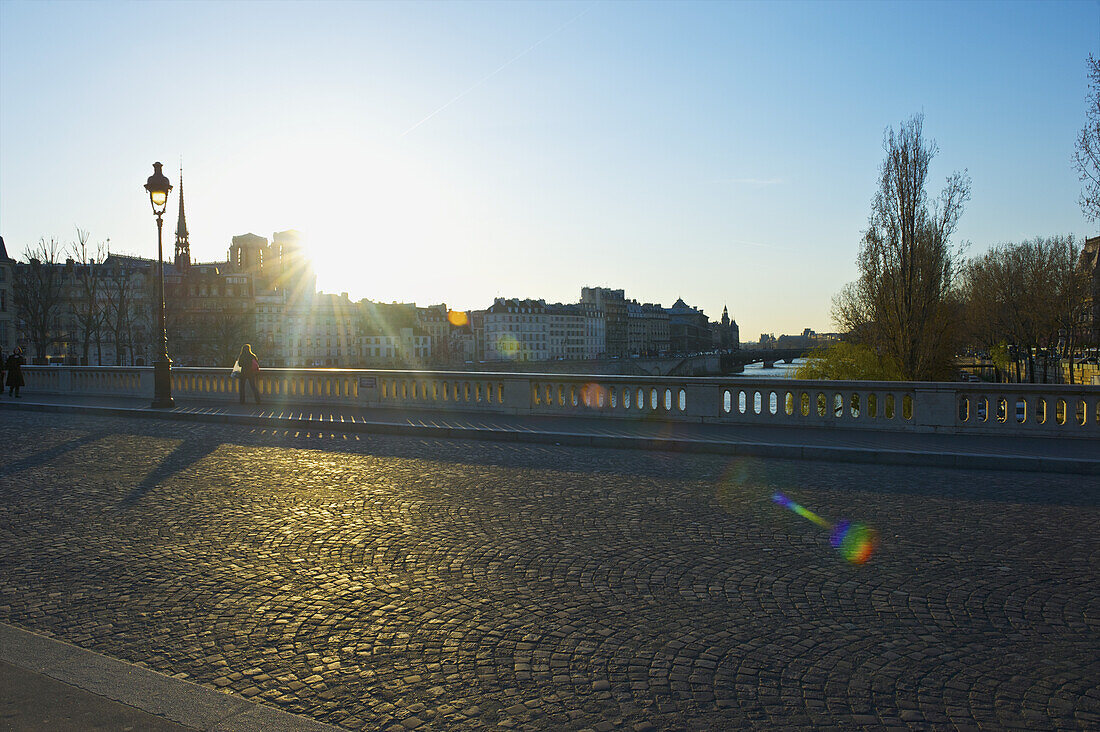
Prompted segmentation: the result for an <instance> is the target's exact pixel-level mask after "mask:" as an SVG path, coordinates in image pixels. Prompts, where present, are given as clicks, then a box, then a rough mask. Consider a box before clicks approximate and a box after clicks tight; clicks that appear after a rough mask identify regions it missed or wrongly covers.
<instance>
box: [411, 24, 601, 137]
mask: <svg viewBox="0 0 1100 732" xmlns="http://www.w3.org/2000/svg"><path fill="white" fill-rule="evenodd" d="M593 4H594V3H593ZM593 4H590V5H588V6H586V7H585V8H584V9H583V10H581V11H580V12H579V13H577V14H576V15H574V16H573V17H572V18H570V19H569V20H567V21H565V22H564V23H562V24H561V25H560V26H558V27H557V28H555V29H554V30H552V31H550V32H549V33H547V34H546V35H545V36H543V37H542V38H540V39H539V40H538V41H536V42H535V43H534V44H532V45H531V46H530V47H529V48H527V49H525V50H523V51H520V52H519V53H517V54H516V55H515V56H513V57H512V58H510V59H508V60H507V61H505V62H504V63H503V64H501V65H500V66H499V67H497V68H496V69H495V70H494V71H491V72H490V73H488V74H486V75H485V76H483V77H482V78H481V79H480V80H479V81H477V82H476V83H475V84H473V85H472V86H471V87H469V88H468V89H466V91H464V92H462V93H461V94H459V95H458V96H456V97H455V98H454V99H452V100H451V101H449V102H447V103H446V104H444V105H443V106H442V107H440V108H439V109H437V110H435V111H434V112H432V113H431V114H429V115H428V116H427V117H425V118H424V119H422V120H420V121H419V122H417V123H416V124H415V125H413V126H412V127H410V128H409V129H407V130H405V131H404V132H402V133H401V137H404V136H405V135H407V134H409V133H410V132H412V131H413V130H415V129H416V128H417V127H419V126H420V125H422V124H424V123H425V122H427V121H428V120H430V119H431V118H432V117H434V116H436V115H437V114H439V113H440V112H442V111H443V110H444V109H446V108H447V107H449V106H451V105H452V104H454V103H455V102H457V101H458V100H459V99H462V97H464V96H466V95H467V94H469V93H470V92H472V91H473V90H474V89H477V88H478V87H479V86H481V85H482V84H484V83H485V82H487V81H488V80H489V79H492V78H493V77H494V76H496V75H497V74H499V73H500V72H501V71H504V70H505V69H506V68H508V67H509V66H511V65H512V64H514V63H515V62H516V61H519V60H520V59H521V58H523V57H524V56H526V55H527V54H529V53H531V51H534V50H535V49H536V48H538V47H539V46H541V45H542V44H543V43H545V42H546V41H548V40H550V39H551V38H553V37H554V36H556V35H557V34H558V33H561V32H562V31H563V30H565V29H566V28H568V27H569V26H570V25H572V24H573V23H575V22H576V21H578V20H580V18H581V16H582V15H584V14H585V13H587V12H588V11H589V10H591V9H592V5H593Z"/></svg>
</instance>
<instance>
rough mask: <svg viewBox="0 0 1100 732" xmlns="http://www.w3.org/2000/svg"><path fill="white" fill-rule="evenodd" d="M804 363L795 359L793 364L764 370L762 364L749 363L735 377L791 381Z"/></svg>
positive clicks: (803, 360) (781, 364) (804, 361)
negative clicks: (743, 370)
mask: <svg viewBox="0 0 1100 732" xmlns="http://www.w3.org/2000/svg"><path fill="white" fill-rule="evenodd" d="M804 363H806V359H804V358H796V359H795V360H794V363H777V364H776V365H775V366H773V367H772V368H770V369H766V368H764V364H762V363H750V364H749V365H748V366H746V367H745V372H744V373H742V374H735V375H736V376H745V377H748V378H751V379H793V378H794V372H795V371H797V370H798V367H799V366H801V365H802V364H804Z"/></svg>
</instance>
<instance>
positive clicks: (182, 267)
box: [175, 165, 191, 272]
mask: <svg viewBox="0 0 1100 732" xmlns="http://www.w3.org/2000/svg"><path fill="white" fill-rule="evenodd" d="M175 261H176V269H177V270H179V271H180V272H186V271H187V269H188V267H190V266H191V240H190V237H189V236H188V234H187V218H186V217H185V216H184V215H183V166H182V165H181V166H180V218H179V222H177V223H176V260H175Z"/></svg>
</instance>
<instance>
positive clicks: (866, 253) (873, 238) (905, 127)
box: [833, 115, 970, 381]
mask: <svg viewBox="0 0 1100 732" xmlns="http://www.w3.org/2000/svg"><path fill="white" fill-rule="evenodd" d="M923 123H924V118H923V115H916V116H914V117H913V118H911V119H910V120H908V121H906V122H904V123H902V125H901V128H900V129H899V130H898V131H897V132H896V133H895V132H894V130H893V129H892V128H891V129H888V130H887V131H886V134H885V135H884V139H883V149H884V150H885V152H886V159H885V160H884V161H883V163H882V167H881V169H880V177H879V190H878V191H877V192H876V194H875V197H874V200H873V201H872V204H871V216H870V219H869V222H868V227H867V230H866V231H865V232H864V235H863V243H862V245H861V247H860V252H859V258H858V260H857V261H858V264H859V269H860V277H859V279H858V280H856V281H855V282H853V283H851V284H849V285H848V286H847V287H845V288H844V289H843V290H842V291H841V292H840V293H839V294H838V295H837V296H836V298H834V300H833V317H834V319H835V320H836V321H837V323H838V324H839V325H840V327H841V328H842V329H844V330H846V331H848V332H849V333H850V334H851V337H853V338H854V339H855V340H856V341H857V342H862V343H865V344H866V345H868V346H870V347H871V348H872V349H874V351H875V352H876V353H878V354H879V356H880V357H882V358H884V359H887V360H890V361H894V362H896V363H898V364H899V365H900V367H901V371H902V374H903V375H904V377H905V378H907V379H916V380H921V381H927V380H932V379H938V378H939V379H942V378H948V377H949V376H950V375H951V373H952V371H953V370H954V356H955V345H956V339H957V337H958V325H959V313H960V310H959V307H958V300H957V297H956V296H955V291H954V285H955V277H956V274H957V272H958V269H959V267H960V266H961V263H962V259H961V248H959V247H954V246H952V244H951V241H950V239H951V235H952V234H953V233H954V231H955V227H956V226H957V224H958V221H959V217H960V216H961V215H962V211H963V205H964V204H965V203H966V201H967V200H969V198H970V178H969V177H968V176H967V174H966V171H963V172H962V173H958V172H956V173H953V174H952V175H951V176H949V177H948V179H947V185H946V186H945V187H944V189H943V192H942V193H941V194H940V196H939V198H938V199H936V200H934V201H930V200H929V197H928V193H927V191H926V190H925V189H926V185H927V181H928V165H929V163H930V162H931V161H932V158H934V157H935V155H936V153H937V152H938V148H937V146H936V143H935V142H934V141H931V140H927V141H926V140H925V138H924V135H923V129H922V128H923Z"/></svg>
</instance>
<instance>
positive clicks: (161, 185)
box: [145, 163, 172, 216]
mask: <svg viewBox="0 0 1100 732" xmlns="http://www.w3.org/2000/svg"><path fill="white" fill-rule="evenodd" d="M162 165H163V164H162V163H153V174H152V175H151V176H149V180H148V181H146V183H145V190H147V191H149V202H150V203H151V204H152V205H153V213H154V214H156V215H157V216H160V215H161V214H163V213H164V208H165V206H166V205H167V204H168V192H169V191H171V190H172V184H171V183H169V182H168V178H167V177H165V175H164V173H162V172H160V169H161V166H162Z"/></svg>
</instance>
